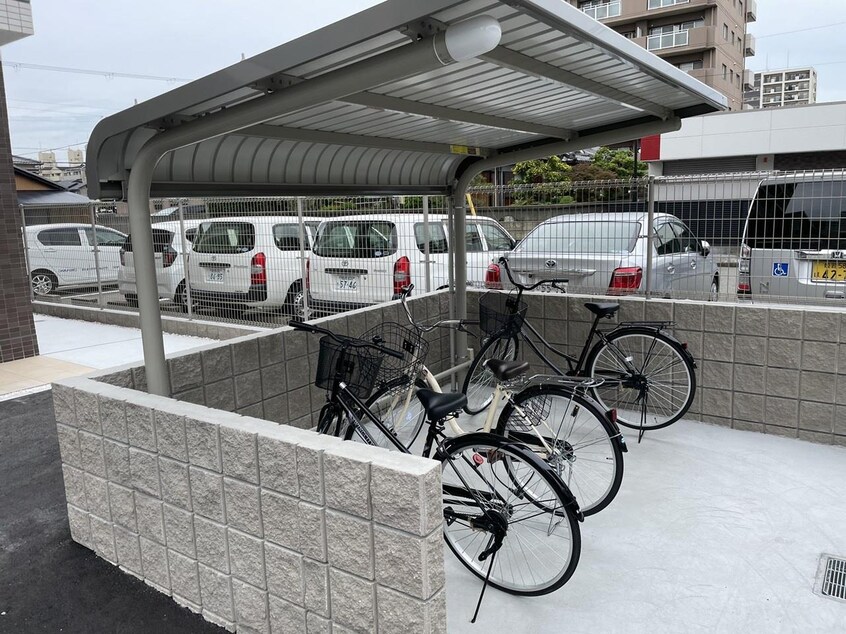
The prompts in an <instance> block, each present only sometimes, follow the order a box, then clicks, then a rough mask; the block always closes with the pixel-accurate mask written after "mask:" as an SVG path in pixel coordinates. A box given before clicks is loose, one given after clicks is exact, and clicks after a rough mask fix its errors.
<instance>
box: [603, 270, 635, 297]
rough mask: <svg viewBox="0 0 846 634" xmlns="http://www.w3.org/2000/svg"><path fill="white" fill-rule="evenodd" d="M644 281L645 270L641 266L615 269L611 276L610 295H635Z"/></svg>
mask: <svg viewBox="0 0 846 634" xmlns="http://www.w3.org/2000/svg"><path fill="white" fill-rule="evenodd" d="M642 280H643V269H642V268H640V267H639V266H623V267H620V268H618V269H614V272H613V273H612V274H611V284H610V285H609V286H608V293H609V294H610V295H624V294H626V293H634V292H635V291H636V290H637V289H639V288H640V282H641V281H642Z"/></svg>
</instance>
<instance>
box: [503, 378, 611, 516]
mask: <svg viewBox="0 0 846 634" xmlns="http://www.w3.org/2000/svg"><path fill="white" fill-rule="evenodd" d="M547 405H548V406H547ZM516 408H520V410H517V409H516ZM520 411H522V412H523V415H521V414H520V413H519V412H520ZM524 416H526V417H528V418H529V419H530V421H531V424H533V425H535V429H537V430H538V431H540V433H541V434H542V435H543V437H544V441H545V442H546V443H547V445H548V446H549V447H550V448H552V449H553V453H552V454H550V453H549V452H548V451H547V449H546V447H544V446H543V444H541V442H540V441H539V439H538V437H537V436H536V435H535V433H534V432H533V431H531V430H529V429H528V428H527V421H526V420H525V419H524ZM565 422H567V425H566V427H565V425H564V423H565ZM544 427H545V428H546V432H544V431H541V430H543V428H544ZM562 428H563V431H564V434H561V433H560V432H561V431H562ZM496 433H497V434H499V435H501V436H504V437H505V438H509V439H511V440H516V441H519V442H522V443H523V444H525V445H526V446H527V447H529V448H530V449H532V451H534V452H535V453H536V454H539V455H541V457H543V458H544V460H545V461H546V462H547V464H549V466H550V467H551V468H552V470H553V471H554V472H555V474H556V475H557V476H558V477H559V478H561V480H562V481H563V482H564V484H565V485H567V487H568V488H569V489H570V491H571V492H572V493H573V495H574V496H576V500H577V501H578V503H579V508H580V509H581V511H582V513H583V514H584V515H585V516H587V515H593V514H594V513H598V512H599V511H601V510H602V509H604V508H605V507H607V506H608V505H609V504H610V503H611V501H612V500H613V499H614V498H615V497H616V495H617V493H618V492H619V490H620V485H621V483H622V482H623V464H624V463H623V448H622V440H621V439H620V432H619V429H617V428H616V427H615V426H614V424H613V423H612V422H611V421H610V420H609V419H608V417H607V416H606V414H605V412H603V411H602V409H600V407H599V406H598V404H597V403H596V402H595V401H593V400H592V399H589V398H587V397H585V396H582V395H580V394H578V393H576V392H575V391H574V390H573V389H570V388H567V387H565V386H561V385H554V384H540V385H533V386H530V387H528V388H526V389H525V390H523V391H522V392H520V393H518V394H516V395H515V396H514V397H513V398H512V400H510V401H509V402H507V403H506V404H505V407H504V408H503V410H502V412H501V413H500V415H499V420H498V421H497V425H496ZM565 436H566V437H565Z"/></svg>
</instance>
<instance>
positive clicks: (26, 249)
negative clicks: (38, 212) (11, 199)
mask: <svg viewBox="0 0 846 634" xmlns="http://www.w3.org/2000/svg"><path fill="white" fill-rule="evenodd" d="M18 208H19V209H20V210H21V236H22V237H23V243H24V264H25V265H26V274H27V276H28V277H29V301H31V302H34V301H35V291H33V290H32V268H31V267H30V265H29V240H27V237H26V209H24V206H23V205H18Z"/></svg>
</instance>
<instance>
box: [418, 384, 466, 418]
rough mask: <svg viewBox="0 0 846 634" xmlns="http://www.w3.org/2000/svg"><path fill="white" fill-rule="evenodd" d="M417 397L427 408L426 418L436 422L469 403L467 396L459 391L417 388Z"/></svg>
mask: <svg viewBox="0 0 846 634" xmlns="http://www.w3.org/2000/svg"><path fill="white" fill-rule="evenodd" d="M417 398H419V399H420V403H421V404H422V405H423V409H424V410H426V418H428V419H429V420H430V421H435V422H436V421H439V420H443V419H444V418H446V417H447V416H449V415H450V414H452V413H453V412H457V411H458V410H460V409H461V408H462V407H464V406H465V405H467V397H466V396H464V394H461V393H459V392H435V390H428V389H425V388H424V389H421V390H417Z"/></svg>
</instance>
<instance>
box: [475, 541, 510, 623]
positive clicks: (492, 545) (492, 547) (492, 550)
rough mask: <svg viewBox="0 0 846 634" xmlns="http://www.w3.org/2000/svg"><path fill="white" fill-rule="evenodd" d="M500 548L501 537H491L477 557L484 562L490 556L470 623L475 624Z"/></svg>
mask: <svg viewBox="0 0 846 634" xmlns="http://www.w3.org/2000/svg"><path fill="white" fill-rule="evenodd" d="M501 546H502V537H500V536H499V535H491V539H490V541H489V542H488V547H487V549H485V550H484V551H483V552H482V554H481V555H479V559H481V560H484V559H485V558H486V557H487V556H488V554H490V556H491V561H490V563H489V564H488V572H487V574H485V582H484V583H483V584H482V591H481V592H480V593H479V601H478V602H477V603H476V611H475V612H473V618H472V619H470V622H471V623H475V622H476V617H477V616H479V609H480V608H481V607H482V599H483V598H484V597H485V590H487V588H488V580H489V579H490V578H491V571H492V570H493V567H494V560H495V559H496V554H497V552H499V549H500V547H501Z"/></svg>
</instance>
